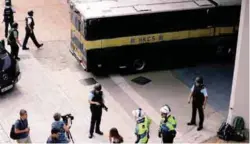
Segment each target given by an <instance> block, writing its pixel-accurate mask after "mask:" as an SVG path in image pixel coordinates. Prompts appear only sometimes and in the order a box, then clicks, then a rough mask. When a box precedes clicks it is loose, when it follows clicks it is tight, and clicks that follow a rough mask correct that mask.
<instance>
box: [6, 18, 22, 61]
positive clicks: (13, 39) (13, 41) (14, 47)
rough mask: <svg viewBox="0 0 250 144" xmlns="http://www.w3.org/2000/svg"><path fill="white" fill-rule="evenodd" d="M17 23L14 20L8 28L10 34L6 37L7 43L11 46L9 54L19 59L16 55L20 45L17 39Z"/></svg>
mask: <svg viewBox="0 0 250 144" xmlns="http://www.w3.org/2000/svg"><path fill="white" fill-rule="evenodd" d="M18 35H19V32H18V24H17V23H16V22H14V23H13V24H12V28H11V30H10V34H9V37H8V44H9V45H10V48H11V52H10V53H11V55H12V56H13V57H14V58H15V59H16V60H20V58H19V57H18V52H19V47H18V45H19V46H20V47H21V46H22V45H21V43H20V41H19V39H18Z"/></svg>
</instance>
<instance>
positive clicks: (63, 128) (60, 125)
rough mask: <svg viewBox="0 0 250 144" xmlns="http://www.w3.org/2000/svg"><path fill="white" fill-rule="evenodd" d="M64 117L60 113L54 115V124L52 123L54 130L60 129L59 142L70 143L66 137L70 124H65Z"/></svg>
mask: <svg viewBox="0 0 250 144" xmlns="http://www.w3.org/2000/svg"><path fill="white" fill-rule="evenodd" d="M61 118H62V116H61V114H60V113H55V114H54V120H55V121H54V122H53V123H52V129H59V131H60V132H59V137H58V140H59V141H60V142H61V143H69V139H68V138H67V136H66V133H68V132H69V129H70V124H69V123H65V122H64V121H63V120H61Z"/></svg>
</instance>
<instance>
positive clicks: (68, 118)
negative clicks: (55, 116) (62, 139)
mask: <svg viewBox="0 0 250 144" xmlns="http://www.w3.org/2000/svg"><path fill="white" fill-rule="evenodd" d="M61 117H62V119H63V122H64V123H65V124H66V125H67V126H69V127H71V125H72V121H73V120H74V116H72V115H71V114H66V115H63V116H61ZM67 137H68V139H70V140H71V141H72V143H74V140H73V137H72V135H71V132H70V131H68V132H67Z"/></svg>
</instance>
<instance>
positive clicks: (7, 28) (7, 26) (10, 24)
mask: <svg viewBox="0 0 250 144" xmlns="http://www.w3.org/2000/svg"><path fill="white" fill-rule="evenodd" d="M12 24H13V20H6V21H5V37H6V38H7V37H8V31H9V26H10V27H11V26H12Z"/></svg>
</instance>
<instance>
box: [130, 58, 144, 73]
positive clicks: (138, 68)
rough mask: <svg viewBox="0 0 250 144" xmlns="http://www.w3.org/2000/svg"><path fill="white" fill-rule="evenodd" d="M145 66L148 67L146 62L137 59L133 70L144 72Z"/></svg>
mask: <svg viewBox="0 0 250 144" xmlns="http://www.w3.org/2000/svg"><path fill="white" fill-rule="evenodd" d="M145 66H146V62H145V61H144V60H142V59H136V60H134V62H133V68H134V69H135V70H136V71H142V70H144V68H145Z"/></svg>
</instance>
